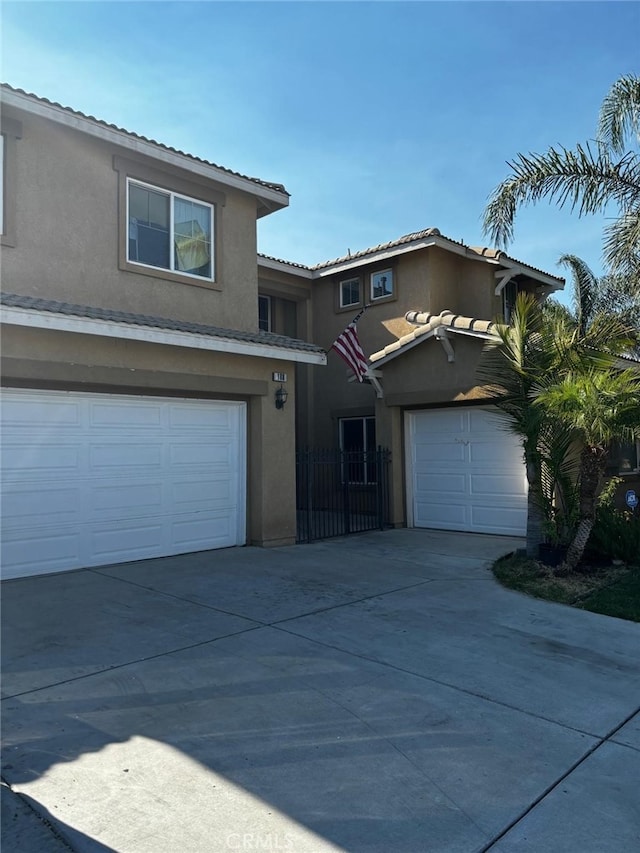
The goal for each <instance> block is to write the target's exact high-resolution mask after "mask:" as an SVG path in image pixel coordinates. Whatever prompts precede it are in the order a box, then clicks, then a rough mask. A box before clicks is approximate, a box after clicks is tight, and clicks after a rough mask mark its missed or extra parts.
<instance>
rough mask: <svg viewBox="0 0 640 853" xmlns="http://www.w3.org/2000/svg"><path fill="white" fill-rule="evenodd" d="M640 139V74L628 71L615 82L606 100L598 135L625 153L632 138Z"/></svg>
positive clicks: (616, 151)
mask: <svg viewBox="0 0 640 853" xmlns="http://www.w3.org/2000/svg"><path fill="white" fill-rule="evenodd" d="M634 134H635V136H636V142H640V78H639V77H636V76H635V75H634V74H626V75H623V76H622V77H620V78H619V79H618V80H616V82H615V83H614V84H613V86H612V87H611V89H610V90H609V93H608V94H607V96H606V97H605V99H604V101H603V102H602V106H601V108H600V119H599V122H598V138H599V139H601V140H602V141H603V142H605V143H606V144H607V145H609V146H610V148H611V150H612V151H613V152H615V153H622V152H623V151H624V150H625V146H626V144H627V143H628V140H629V138H630V137H631V136H632V135H634Z"/></svg>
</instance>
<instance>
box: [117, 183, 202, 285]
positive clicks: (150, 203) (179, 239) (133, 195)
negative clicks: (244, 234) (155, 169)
mask: <svg viewBox="0 0 640 853" xmlns="http://www.w3.org/2000/svg"><path fill="white" fill-rule="evenodd" d="M127 206H128V212H127V221H128V229H129V239H128V246H127V260H128V261H129V262H130V263H134V264H142V265H143V266H147V267H155V268H157V269H163V270H169V271H170V272H176V273H181V274H182V275H190V276H195V277H197V278H201V279H205V280H207V281H213V278H214V276H213V206H212V205H210V204H207V203H206V202H199V201H196V200H195V199H192V198H188V197H186V196H182V195H178V194H177V193H174V192H170V191H168V190H162V189H159V188H158V187H153V186H150V185H149V184H142V183H138V182H137V181H131V180H129V181H128V182H127Z"/></svg>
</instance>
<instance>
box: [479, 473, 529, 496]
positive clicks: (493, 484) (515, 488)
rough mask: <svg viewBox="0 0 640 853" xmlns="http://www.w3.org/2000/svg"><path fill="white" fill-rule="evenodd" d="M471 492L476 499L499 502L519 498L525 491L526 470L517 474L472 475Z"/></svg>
mask: <svg viewBox="0 0 640 853" xmlns="http://www.w3.org/2000/svg"><path fill="white" fill-rule="evenodd" d="M469 480H470V483H469V485H470V492H471V495H473V496H475V497H484V498H487V499H492V500H497V499H500V498H508V499H512V498H519V497H521V496H522V494H523V490H524V489H525V483H524V470H523V472H522V475H521V476H518V475H517V474H515V475H514V474H472V475H471V477H470V478H469Z"/></svg>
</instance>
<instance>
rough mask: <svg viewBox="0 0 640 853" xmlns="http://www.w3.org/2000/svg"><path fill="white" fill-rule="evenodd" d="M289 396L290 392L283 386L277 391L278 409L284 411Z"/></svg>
mask: <svg viewBox="0 0 640 853" xmlns="http://www.w3.org/2000/svg"><path fill="white" fill-rule="evenodd" d="M288 396H289V392H288V391H287V389H286V388H283V386H282V385H281V386H280V387H279V388H278V389H277V390H276V409H284V404H285V403H286V402H287V397H288Z"/></svg>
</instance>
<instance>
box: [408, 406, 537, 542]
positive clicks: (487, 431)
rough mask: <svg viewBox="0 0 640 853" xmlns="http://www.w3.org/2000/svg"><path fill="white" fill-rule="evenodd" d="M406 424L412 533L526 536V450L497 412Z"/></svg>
mask: <svg viewBox="0 0 640 853" xmlns="http://www.w3.org/2000/svg"><path fill="white" fill-rule="evenodd" d="M405 423H406V447H407V457H406V458H407V490H408V496H407V506H408V521H409V526H411V527H431V528H435V529H441V530H461V531H468V532H473V533H494V534H505V535H510V536H524V535H525V533H526V526H527V483H526V472H525V467H524V462H523V457H522V446H521V444H520V442H519V441H518V439H517V438H516V437H515V436H514V435H513V434H512V433H510V432H508V431H507V429H506V427H505V425H504V421H503V420H502V419H501V417H500V415H499V413H498V412H497V411H496V410H492V409H486V408H471V407H469V408H450V409H430V410H424V411H416V412H407V413H406V420H405Z"/></svg>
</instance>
